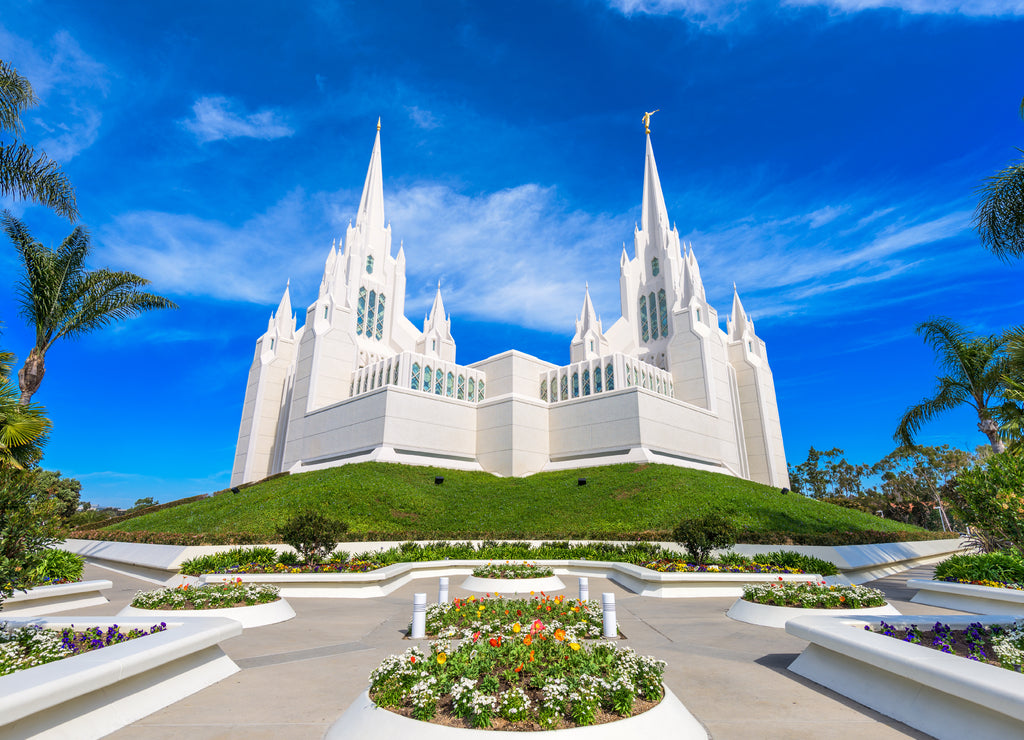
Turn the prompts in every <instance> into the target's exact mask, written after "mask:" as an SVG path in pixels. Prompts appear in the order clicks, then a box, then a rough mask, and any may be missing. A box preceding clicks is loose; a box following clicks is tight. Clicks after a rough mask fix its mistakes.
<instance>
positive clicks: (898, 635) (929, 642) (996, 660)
mask: <svg viewBox="0 0 1024 740" xmlns="http://www.w3.org/2000/svg"><path fill="white" fill-rule="evenodd" d="M864 629H866V630H870V631H872V632H876V633H878V634H880V635H885V636H886V637H892V638H895V639H897V640H902V641H903V642H909V643H912V644H914V645H924V646H926V647H930V648H932V649H933V650H938V651H940V652H943V653H947V654H949V655H959V656H960V657H963V658H967V659H968V660H976V661H979V662H981V663H988V664H989V665H995V666H999V667H1001V668H1005V669H1007V670H1010V671H1014V672H1016V673H1024V623H1019V622H1014V623H1013V624H1011V625H999V624H994V625H992V626H989V627H986V626H985V625H983V624H982V623H981V622H972V623H971V624H969V625H967V626H966V627H964V628H962V629H954V628H952V627H950V626H949V625H948V624H943V623H942V622H935V624H933V625H932V626H931V628H930V629H920V628H919V627H918V626H917V625H916V624H910V625H903V626H900V627H894V626H893V625H891V624H887V623H886V622H885V621H884V620H883V621H881V622H879V624H878V625H877V626H876V627H875V628H874V629H872V627H871V626H870V625H864Z"/></svg>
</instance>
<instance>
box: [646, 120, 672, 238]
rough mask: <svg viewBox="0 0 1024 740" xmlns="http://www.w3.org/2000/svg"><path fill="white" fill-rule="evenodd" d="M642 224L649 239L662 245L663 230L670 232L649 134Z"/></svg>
mask: <svg viewBox="0 0 1024 740" xmlns="http://www.w3.org/2000/svg"><path fill="white" fill-rule="evenodd" d="M640 223H641V224H642V225H641V228H642V229H643V230H644V231H645V232H647V238H648V239H649V240H655V239H656V240H657V241H658V243H659V244H660V243H661V231H662V229H664V230H666V231H667V230H668V223H669V221H668V209H667V208H666V207H665V196H664V195H663V194H662V192H661V180H660V179H659V177H658V164H657V163H656V162H655V161H654V149H653V148H652V147H651V135H650V133H648V134H647V155H646V157H645V160H644V199H643V208H642V210H641V215H640Z"/></svg>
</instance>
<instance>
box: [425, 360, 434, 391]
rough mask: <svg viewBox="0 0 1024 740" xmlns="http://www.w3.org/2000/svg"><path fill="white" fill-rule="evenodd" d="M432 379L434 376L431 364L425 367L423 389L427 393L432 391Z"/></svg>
mask: <svg viewBox="0 0 1024 740" xmlns="http://www.w3.org/2000/svg"><path fill="white" fill-rule="evenodd" d="M432 379H433V376H432V375H431V374H430V365H427V366H426V367H425V368H423V390H424V391H426V392H427V393H430V381H431V380H432Z"/></svg>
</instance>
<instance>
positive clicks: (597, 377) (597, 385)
mask: <svg viewBox="0 0 1024 740" xmlns="http://www.w3.org/2000/svg"><path fill="white" fill-rule="evenodd" d="M600 392H601V366H600V365H598V366H597V367H595V368H594V393H600Z"/></svg>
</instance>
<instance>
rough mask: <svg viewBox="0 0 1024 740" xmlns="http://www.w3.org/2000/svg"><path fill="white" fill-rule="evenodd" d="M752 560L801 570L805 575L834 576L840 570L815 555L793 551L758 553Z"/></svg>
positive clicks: (833, 564)
mask: <svg viewBox="0 0 1024 740" xmlns="http://www.w3.org/2000/svg"><path fill="white" fill-rule="evenodd" d="M750 559H751V560H754V561H756V562H758V563H765V564H767V565H774V566H777V567H782V568H799V569H800V570H802V571H803V572H804V573H817V574H818V575H820V576H834V575H837V574H838V573H839V568H837V567H836V564H835V563H831V562H829V561H828V560H822V559H821V558H816V557H814V556H813V555H803V554H801V553H799V552H793V551H792V550H779V551H778V552H764V553H758V554H757V555H754V556H753V557H751V558H750Z"/></svg>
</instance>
